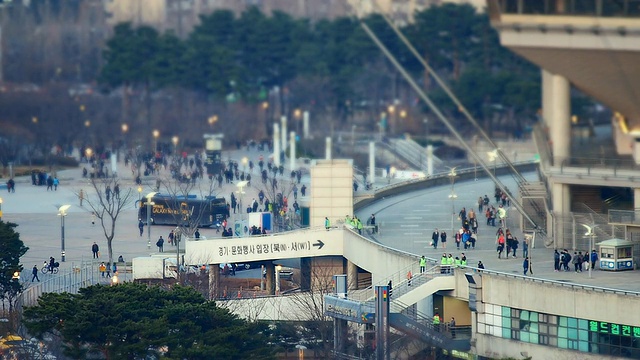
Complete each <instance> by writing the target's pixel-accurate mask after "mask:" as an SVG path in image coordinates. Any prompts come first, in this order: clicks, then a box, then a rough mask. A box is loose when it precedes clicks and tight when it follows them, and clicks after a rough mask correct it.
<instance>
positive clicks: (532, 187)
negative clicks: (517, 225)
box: [519, 182, 549, 231]
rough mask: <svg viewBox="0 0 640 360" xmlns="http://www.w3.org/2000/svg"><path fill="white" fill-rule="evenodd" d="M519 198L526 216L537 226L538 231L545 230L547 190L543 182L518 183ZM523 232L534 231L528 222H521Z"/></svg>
mask: <svg viewBox="0 0 640 360" xmlns="http://www.w3.org/2000/svg"><path fill="white" fill-rule="evenodd" d="M519 186H520V189H519V190H520V198H521V203H522V207H523V208H524V211H525V212H526V214H527V215H529V217H530V218H531V219H533V221H534V222H535V223H536V225H538V230H543V231H544V230H546V229H547V209H548V208H549V206H548V203H547V196H548V195H547V194H548V192H547V188H546V186H545V184H544V183H543V182H524V183H520V184H519ZM523 227H524V228H523V230H536V229H534V228H533V225H532V224H530V223H529V222H528V221H524V222H523Z"/></svg>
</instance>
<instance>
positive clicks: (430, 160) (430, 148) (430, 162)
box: [427, 145, 433, 176]
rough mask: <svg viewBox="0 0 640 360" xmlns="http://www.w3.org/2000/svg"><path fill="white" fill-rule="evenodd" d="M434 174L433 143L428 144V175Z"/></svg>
mask: <svg viewBox="0 0 640 360" xmlns="http://www.w3.org/2000/svg"><path fill="white" fill-rule="evenodd" d="M431 175H433V145H427V176H431Z"/></svg>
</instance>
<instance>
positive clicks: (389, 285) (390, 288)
mask: <svg viewBox="0 0 640 360" xmlns="http://www.w3.org/2000/svg"><path fill="white" fill-rule="evenodd" d="M387 286H388V287H389V298H391V290H392V289H393V286H392V283H391V280H389V283H388V284H387Z"/></svg>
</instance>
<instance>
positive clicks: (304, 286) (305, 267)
mask: <svg viewBox="0 0 640 360" xmlns="http://www.w3.org/2000/svg"><path fill="white" fill-rule="evenodd" d="M311 266H312V258H309V257H304V258H300V290H302V291H309V290H311Z"/></svg>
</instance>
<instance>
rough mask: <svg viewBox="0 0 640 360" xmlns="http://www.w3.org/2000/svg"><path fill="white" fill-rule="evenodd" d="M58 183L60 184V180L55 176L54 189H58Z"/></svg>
mask: <svg viewBox="0 0 640 360" xmlns="http://www.w3.org/2000/svg"><path fill="white" fill-rule="evenodd" d="M58 185H60V180H58V177H57V176H56V177H54V178H53V191H58Z"/></svg>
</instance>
